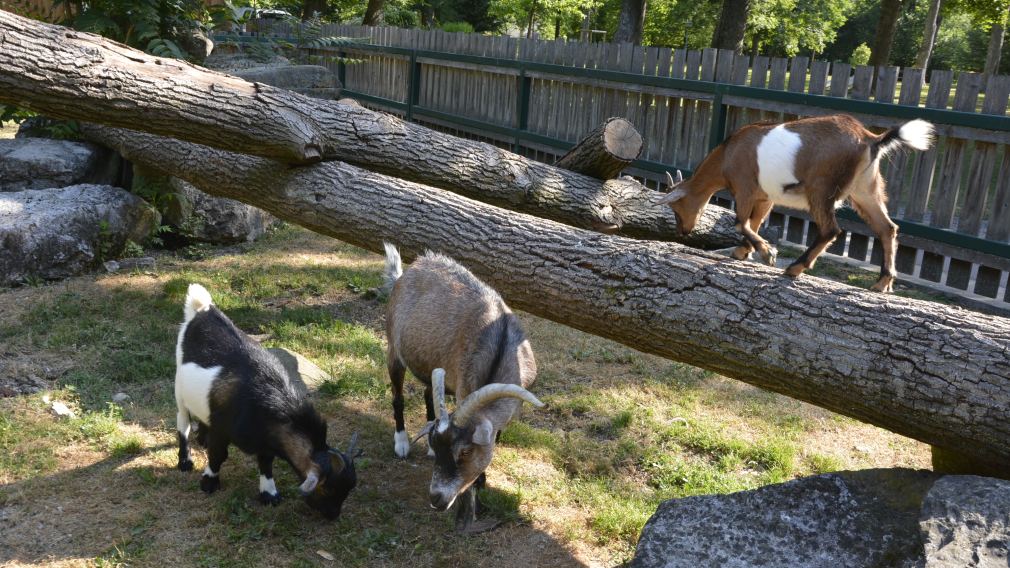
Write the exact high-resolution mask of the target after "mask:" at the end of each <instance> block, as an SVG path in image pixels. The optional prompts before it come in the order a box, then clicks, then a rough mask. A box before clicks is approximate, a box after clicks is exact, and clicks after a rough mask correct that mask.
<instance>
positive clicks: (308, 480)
mask: <svg viewBox="0 0 1010 568" xmlns="http://www.w3.org/2000/svg"><path fill="white" fill-rule="evenodd" d="M316 485H319V474H318V473H316V470H314V469H310V470H309V473H308V475H306V476H305V481H303V482H302V484H301V485H300V486H299V487H298V489H299V490H300V491H301V492H302V497H307V496H309V495H310V494H311V493H312V492H313V491H315V490H316Z"/></svg>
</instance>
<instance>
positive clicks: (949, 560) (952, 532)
mask: <svg viewBox="0 0 1010 568" xmlns="http://www.w3.org/2000/svg"><path fill="white" fill-rule="evenodd" d="M919 526H920V528H921V530H922V539H923V541H924V543H925V551H926V568H941V567H947V566H958V567H960V568H969V567H971V568H975V567H979V568H989V567H997V566H1000V567H1002V568H1006V567H1007V566H1008V565H1010V556H1008V549H1010V481H1005V480H1002V479H993V478H991V477H978V476H974V475H948V476H945V477H943V478H941V479H940V480H939V481H937V482H936V483H935V484H933V488H932V489H930V490H929V493H927V494H926V498H925V500H924V501H923V503H922V514H921V516H920V517H919Z"/></svg>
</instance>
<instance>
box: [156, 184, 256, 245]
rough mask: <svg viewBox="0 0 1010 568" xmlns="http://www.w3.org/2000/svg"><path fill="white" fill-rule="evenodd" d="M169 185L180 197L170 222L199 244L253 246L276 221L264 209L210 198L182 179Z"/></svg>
mask: <svg viewBox="0 0 1010 568" xmlns="http://www.w3.org/2000/svg"><path fill="white" fill-rule="evenodd" d="M169 184H170V186H171V188H172V191H173V192H174V193H175V194H176V196H178V199H177V200H176V201H177V204H176V206H175V207H173V211H172V213H171V215H170V218H169V221H170V222H171V223H172V224H174V225H176V226H178V227H183V228H184V231H185V233H186V234H187V236H189V237H190V238H192V239H195V240H197V241H201V242H206V243H212V244H222V245H223V244H235V243H242V242H251V241H254V240H256V239H258V238H259V237H261V236H263V234H264V233H266V230H267V228H268V227H269V226H270V225H271V224H272V223H273V222H274V221H275V219H274V217H273V216H272V215H270V214H269V213H267V212H265V211H263V210H261V209H258V208H256V207H253V206H252V205H246V204H245V203H242V202H241V201H235V200H234V199H227V198H225V197H214V196H212V195H208V194H206V193H204V192H202V191H200V190H199V189H197V188H195V187H193V185H191V184H189V183H187V182H185V181H183V180H181V179H178V178H171V180H170V182H169Z"/></svg>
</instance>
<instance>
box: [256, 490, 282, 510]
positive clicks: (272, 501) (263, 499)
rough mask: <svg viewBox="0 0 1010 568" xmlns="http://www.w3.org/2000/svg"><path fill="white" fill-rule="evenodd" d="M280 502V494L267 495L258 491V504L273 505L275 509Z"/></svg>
mask: <svg viewBox="0 0 1010 568" xmlns="http://www.w3.org/2000/svg"><path fill="white" fill-rule="evenodd" d="M280 502H281V494H280V493H267V492H266V491H260V503H263V504H264V505H273V506H274V507H276V506H277V505H279V504H280Z"/></svg>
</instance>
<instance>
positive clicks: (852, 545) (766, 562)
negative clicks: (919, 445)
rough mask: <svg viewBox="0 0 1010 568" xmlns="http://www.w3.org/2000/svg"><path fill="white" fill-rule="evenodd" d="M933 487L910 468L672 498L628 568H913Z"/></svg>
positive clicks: (917, 560) (649, 526) (924, 474)
mask: <svg viewBox="0 0 1010 568" xmlns="http://www.w3.org/2000/svg"><path fill="white" fill-rule="evenodd" d="M936 478H937V476H936V474H933V473H932V472H929V471H916V470H909V469H877V470H865V471H856V472H839V473H830V474H825V475H817V476H813V477H807V478H803V479H797V480H794V481H790V482H787V483H781V484H778V485H770V486H767V487H762V488H760V489H755V490H752V491H741V492H739V493H733V494H731V495H707V496H699V497H687V498H683V499H671V500H669V501H666V502H664V503H663V504H661V505H660V506H659V509H658V510H657V511H656V513H655V514H654V515H653V516H652V518H651V519H650V520H649V522H648V523H647V524H646V525H645V528H644V529H643V530H642V535H641V538H640V540H639V543H638V549H637V551H636V554H635V558H634V560H633V561H632V562H631V566H632V567H634V568H659V567H663V568H675V567H681V566H683V567H689V568H698V567H701V566H719V567H721V568H744V567H748V568H749V567H753V566H769V567H790V566H796V567H800V566H802V567H806V568H817V567H825V568H828V567H830V568H837V567H839V566H893V567H913V566H921V565H922V543H921V540H920V538H919V534H918V532H919V531H918V523H917V519H918V515H919V505H920V503H921V501H922V498H923V496H924V495H925V493H926V491H928V490H929V487H930V486H931V485H932V483H933V482H934V480H935V479H936ZM1004 566H1005V564H1004Z"/></svg>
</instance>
